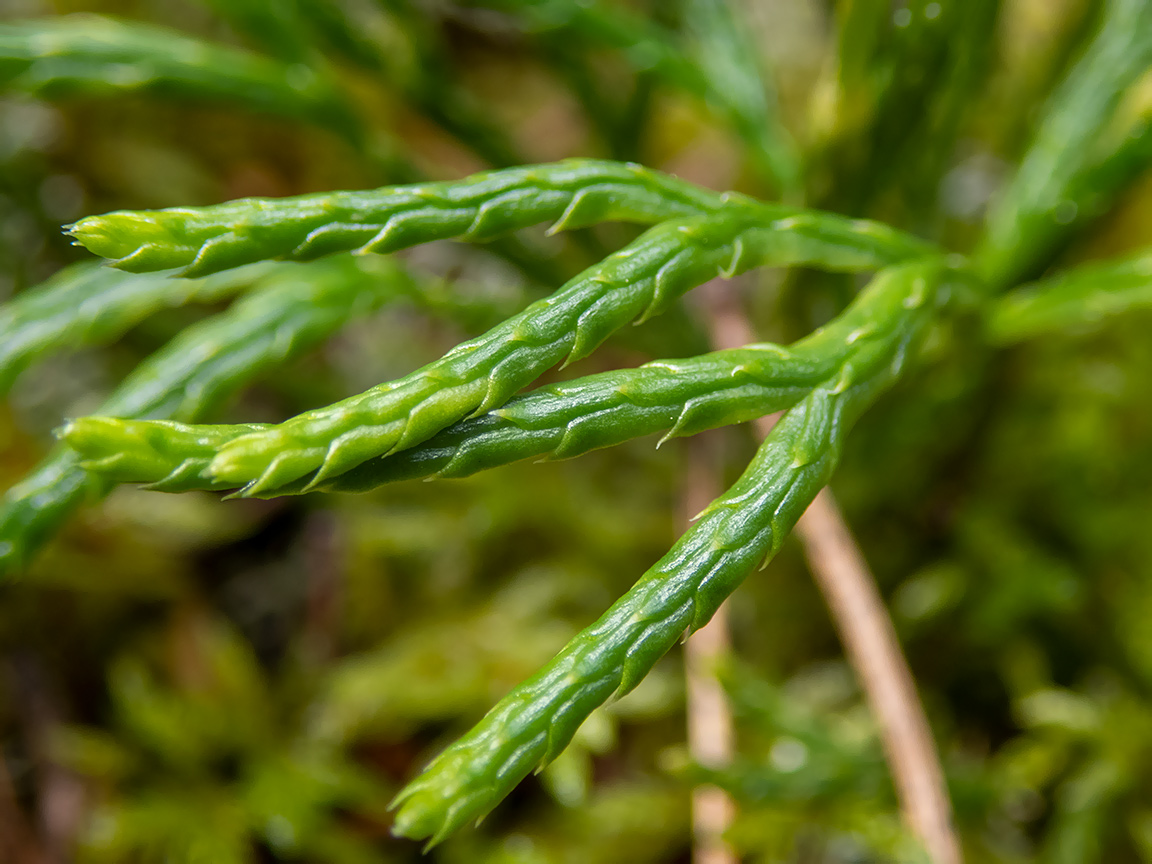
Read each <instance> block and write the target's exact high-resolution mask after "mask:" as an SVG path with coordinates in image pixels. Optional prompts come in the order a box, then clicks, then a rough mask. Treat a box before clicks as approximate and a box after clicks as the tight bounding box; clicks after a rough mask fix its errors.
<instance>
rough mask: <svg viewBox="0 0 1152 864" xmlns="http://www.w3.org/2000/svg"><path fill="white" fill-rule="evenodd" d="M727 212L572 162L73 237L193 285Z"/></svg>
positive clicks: (149, 216) (134, 217) (674, 187)
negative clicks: (271, 266)
mask: <svg viewBox="0 0 1152 864" xmlns="http://www.w3.org/2000/svg"><path fill="white" fill-rule="evenodd" d="M723 205H724V202H723V199H722V197H721V196H720V195H717V194H716V193H713V192H707V191H705V190H702V189H699V188H697V187H695V186H692V185H691V184H688V183H684V182H682V181H680V180H677V179H676V178H674V177H669V176H668V175H666V174H660V173H659V172H656V171H650V170H648V169H647V168H642V167H640V166H639V165H622V164H620V163H616V162H600V161H596V160H592V159H572V160H569V161H567V162H561V163H557V164H554V165H535V166H527V167H523V168H511V169H507V170H504V171H491V172H487V173H484V174H477V175H474V176H472V177H470V178H467V179H465V180H461V181H451V182H443V183H427V184H423V185H416V186H398V187H387V188H384V189H377V190H374V191H366V192H333V193H324V194H319V195H304V196H300V197H296V198H276V199H268V198H246V199H242V200H239V201H230V202H227V203H225V204H217V205H214V206H211V207H197V208H184V207H180V208H173V209H170V210H145V211H121V212H117V213H107V214H105V215H103V216H89V217H87V218H85V219H81V220H80V221H79V222H77V223H75V224H74V225H72V226H70V227H69V228H68V232H69V233H70V234H71V235H72V236H73V237H74V238H75V241H76V242H77V243H78V244H80V245H82V246H85V247H86V248H87V249H88V250H89V251H91V252H94V253H96V254H97V255H100V256H102V257H104V258H111V259H113V262H112V263H113V265H114V266H116V267H119V268H120V269H122V270H129V271H132V272H144V271H148V270H160V269H167V268H170V267H183V268H184V270H183V271H182V272H183V275H186V276H199V275H204V274H206V273H214V272H216V271H218V270H224V269H226V268H229V267H238V266H240V265H241V264H247V263H250V262H253V261H261V260H267V259H289V260H296V261H299V260H309V259H312V258H318V257H320V256H322V255H328V254H331V253H333V252H346V251H355V252H358V253H367V252H394V251H396V250H398V249H403V248H405V247H407V246H413V245H416V244H418V243H428V242H430V241H433V240H444V239H449V238H459V239H462V240H488V239H491V238H493V237H497V236H499V235H501V234H506V233H508V232H511V231H515V230H517V229H519V228H525V227H528V226H531V225H536V224H539V223H541V222H552V223H553V230H555V231H558V230H561V229H565V228H579V227H583V226H586V225H591V224H594V223H597V222H604V221H613V220H619V221H624V222H640V223H650V222H659V221H662V220H664V219H669V218H672V217H676V216H689V215H693V214H697V213H701V212H711V211H715V210H717V209H719V208H721V207H722V206H723Z"/></svg>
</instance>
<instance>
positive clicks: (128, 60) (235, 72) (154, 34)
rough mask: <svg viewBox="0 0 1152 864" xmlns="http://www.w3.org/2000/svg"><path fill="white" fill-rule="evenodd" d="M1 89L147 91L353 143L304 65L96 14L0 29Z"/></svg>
mask: <svg viewBox="0 0 1152 864" xmlns="http://www.w3.org/2000/svg"><path fill="white" fill-rule="evenodd" d="M0 89H8V90H17V91H20V92H24V93H29V94H32V95H34V96H42V97H44V98H46V99H69V98H79V97H93V96H112V95H123V94H131V93H146V94H148V95H152V96H157V97H159V98H163V99H169V98H174V97H175V98H181V99H197V100H205V101H224V102H233V103H236V104H239V105H242V106H243V107H245V108H248V109H250V110H254V111H259V112H262V113H269V114H277V115H280V116H283V117H289V118H294V119H299V120H305V121H308V122H311V123H317V124H320V125H323V126H328V127H331V128H333V129H334V130H335V131H338V132H340V133H341V134H343V135H345V136H347V137H350V138H353V139H356V138H357V137H358V135H359V130H358V125H357V122H356V120H355V119H354V118H353V116H352V115H351V113H350V111H349V109H348V107H347V106H346V105H345V103H344V102H343V100H342V99H341V98H340V97H339V95H338V94H337V93H336V91H335V90H333V89H332V87H331V86H330V85H329V84H328V83H327V82H325V81H323V80H321V79H320V78H319V77H318V76H317V75H316V74H315V73H314V72H313V71H312V70H311V69H309V68H308V67H307V66H304V65H302V64H283V63H279V62H277V61H274V60H270V59H268V58H266V57H261V56H259V55H257V54H252V53H250V52H247V51H241V50H239V49H237V48H231V47H227V46H224V45H213V44H211V43H207V42H202V41H199V40H197V39H193V38H190V37H188V36H185V35H183V34H181V33H177V32H176V31H173V30H166V29H164V28H162V27H155V26H152V25H147V24H136V23H129V22H125V21H119V20H116V19H113V18H105V17H102V16H99V15H87V14H77V15H67V16H63V17H60V18H48V19H40V20H37V21H29V22H22V23H16V24H4V25H0Z"/></svg>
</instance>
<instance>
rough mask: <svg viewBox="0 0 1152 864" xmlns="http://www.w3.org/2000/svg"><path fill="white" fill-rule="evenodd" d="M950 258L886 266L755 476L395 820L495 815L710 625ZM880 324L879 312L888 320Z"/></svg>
mask: <svg viewBox="0 0 1152 864" xmlns="http://www.w3.org/2000/svg"><path fill="white" fill-rule="evenodd" d="M942 270H943V268H942V265H941V263H940V261H939V260H936V261H926V262H918V263H913V264H908V265H904V266H901V267H894V268H891V269H889V270H885V271H883V272H882V273H881V274H880V275H879V276H878V277H877V278H876V280H875V282H874V284H873V288H872V289H871V290H873V291H874V292H875V293H876V294H877V295H882V296H883V297H884V298H885V299H884V307H885V309H884V311H885V313H886V315H885V317H884V318H883V319H881V320H882V321H883V325H882V326H880V327H878V329H877V330H875V331H873V332H870V333H864V334H861V335H860V337H859V338H858V339H857V340H855V342H854V343H853V345H854V348H855V350H854V351H853V353H852V356H851V357H850V358H849V359H847V360H846V361H845V362H844V363H843V364H842V365H841V366H840V367H839V369H837V371H836V372H835V373H834V374H833V376H832V377H830V378H829V379H828V380H826V381H825V382H823V383H822V384H821V385H820V386H819V387H817V388H815V389H814V390H813V391H812V392H811V394H809V395H808V396H807V397H806V398H805V399H804V400H803V401H802V402H801V403H800V404H799V405H797V406H796V407H795V408H793V409H792V410H791V411H789V412H788V414H787V415H785V417H784V418H783V419H782V420H781V421H780V423H778V424H777V426H776V428H775V429H774V430H773V431H772V434H771V435H769V437H768V438H767V439H766V440H765V442H764V444H763V445H761V447H760V450H759V452H758V453H757V454H756V458H755V459H754V460H753V461H752V464H751V465H749V467H748V469H747V470H746V471H745V472H744V474H743V476H741V478H740V479H739V480H738V481H737V482H736V484H735V485H734V486H733V487H732V488H731V489H729V490H728V492H726V493H725V494H724V495H722V496H721V497H720V498H718V499H717V500H716V501H714V502H713V503H712V504H710V505H709V506H708V507H707V508H706V509H705V510H704V512H703V513H701V514H700V516H699V517H698V519H697V520H696V521H695V524H694V525H693V526H692V527H691V528H690V529H688V531H687V533H685V534H684V536H683V537H681V538H680V540H679V541H678V542H677V543H676V545H675V546H673V547H672V549H671V550H670V551H669V552H668V554H667V555H665V556H664V557H663V558H662V559H661V560H660V561H659V562H657V563H656V564H655V565H654V566H653V567H652V569H650V570H649V571H648V572H647V573H646V574H645V575H644V576H643V577H641V579H640V581H639V582H638V583H637V584H636V585H635V587H633V588H632V589H631V590H630V591H629V592H628V593H627V594H626V595H625V596H624V597H622V598H621V599H620V600H619V601H617V602H616V603H615V604H614V605H613V606H612V608H611V609H609V610H608V611H607V612H606V613H605V614H604V615H603V617H601V618H600V620H599V621H597V622H596V623H595V624H593V625H592V626H590V627H588V628H587V629H586V630H584V631H582V632H581V633H580V634H579V635H578V636H576V638H575V639H573V640H572V641H571V642H570V643H569V644H568V645H567V646H566V647H565V648H564V649H563V650H562V651H561V652H560V653H559V654H558V655H557V656H556V657H555V658H554V659H553V660H552V661H551V662H550V663H549V664H548V665H547V666H546V667H545V668H544V669H542V670H541V671H540V672H539V673H537V674H536V675H535V676H533V677H532V678H531V679H529V680H528V681H526V682H525V683H524V684H521V685H520V686H519V687H517V688H515V689H514V690H513V691H512V692H511V693H509V694H508V695H507V696H506V697H505V698H504V699H502V700H501V701H500V702H499V703H498V704H497V705H496V707H494V708H493V709H492V710H491V711H490V712H489V713H488V714H487V715H486V716H485V717H484V719H483V720H481V721H480V723H479V724H478V725H477V726H476V727H475V728H474V729H473V730H472V731H471V732H469V733H468V734H467V735H465V736H464V737H463V738H461V739H460V740H459V741H457V742H456V743H454V744H452V745H451V746H449V747H448V749H447V750H445V751H444V752H443V753H441V754H440V755H439V756H437V757H436V758H435V759H434V760H433V761H432V763H431V764H430V765H429V766H428V768H427V769H426V770H425V772H424V774H422V775H421V776H420V777H418V778H417V779H416V780H414V781H413V782H412V783H411V784H409V785H408V786H407V787H406V788H405V789H403V790H402V791H401V792H400V794H399V795H397V797H396V799H395V801H394V804H395V805H399V806H400V810H399V812H398V813H397V815H396V822H395V827H394V830H395V831H396V832H397V833H398V834H401V835H404V836H407V837H412V838H422V837H428V838H431V839H430V842H431V843H433V844H434V843H437V842H439V841H441V840H443V839H444V838H445V837H446V836H448V835H449V834H451V833H452V832H453V831H455V830H456V829H458V828H459V827H461V826H462V825H464V824H465V823H466V822H468V821H470V820H472V819H476V818H478V817H481V816H483V815H484V814H485V813H487V812H488V811H489V810H491V809H492V807H494V806H495V805H496V804H497V803H498V802H499V801H500V799H501V798H503V797H504V796H505V795H507V794H508V792H509V791H510V790H511V789H512V787H513V786H515V785H516V783H518V782H519V781H520V780H521V779H523V778H524V777H525V776H526V775H527V774H528V773H529V772H530V771H532V770H533V769H538V768H539V767H540V766H542V765H544V764H547V763H548V762H549V761H551V760H552V759H554V758H555V757H556V756H557V755H558V754H559V753H560V752H561V751H562V750H563V749H564V747H565V746H567V744H568V742H569V741H570V740H571V738H572V736H573V735H574V734H575V732H576V729H577V728H578V727H579V726H580V724H581V723H582V722H583V721H584V719H585V718H587V716H588V715H589V714H590V713H591V712H592V710H593V709H595V708H596V707H597V706H599V705H601V704H603V703H604V702H605V701H606V700H608V699H609V698H610V697H612V696H614V695H621V694H623V693H627V692H628V691H629V690H631V689H632V688H633V687H635V686H636V685H637V684H638V683H639V682H640V680H641V679H642V678H643V677H644V676H645V675H646V674H647V673H648V671H649V670H650V669H651V668H652V666H653V665H654V664H655V663H656V661H657V660H658V659H659V658H660V657H661V656H663V654H664V653H665V652H666V651H668V649H669V648H671V647H672V645H674V644H675V643H676V641H677V640H679V639H680V638H681V637H682V635H683V634H684V632H685V631H688V630H695V629H697V628H699V627H701V626H703V625H704V624H705V623H707V621H708V620H709V619H710V618H711V616H712V614H713V613H714V612H715V611H716V609H717V608H718V607H719V606H720V604H721V603H722V602H723V600H724V598H725V597H727V596H728V595H729V594H730V593H731V592H732V591H733V590H735V588H736V586H737V585H739V583H740V582H741V581H743V579H744V577H745V576H746V575H747V574H748V572H749V571H750V570H751V569H752V568H753V566H754V565H755V564H756V563H757V562H759V561H761V560H762V559H764V558H765V556H768V557H771V556H772V555H773V554H774V553H775V552H776V551H777V550H778V549H779V548H780V545H781V544H782V543H783V541H784V538H785V537H786V536H787V535H788V532H789V531H790V530H791V528H792V526H793V525H795V523H796V520H797V519H799V518H800V515H801V514H802V513H803V512H804V510H805V508H806V507H807V506H808V504H809V503H810V502H811V500H812V499H813V498H814V497H815V496H816V493H817V492H819V491H820V489H821V487H823V486H824V484H825V483H826V482H827V481H828V478H829V476H830V475H831V473H832V470H833V468H834V467H835V464H836V461H837V459H838V457H839V453H840V448H841V445H842V443H843V440H844V436H845V435H846V433H847V431H848V428H849V427H850V425H851V424H852V422H853V421H854V420H855V418H856V417H857V415H858V414H859V413H860V412H861V411H862V410H863V409H864V408H866V407H867V405H868V404H870V403H871V401H872V400H873V399H874V398H875V397H876V395H877V394H878V393H879V392H880V391H881V390H883V389H884V388H885V387H886V386H888V385H889V384H890V383H891V382H892V381H893V380H894V379H895V378H896V377H898V376H899V375H900V374H901V372H902V371H903V369H904V366H905V364H906V361H907V359H908V357H909V356H910V353H911V352H910V348H911V346H912V344H913V343H914V342H915V341H916V340H917V339H918V338H919V337H921V336H922V335H923V333H924V332H925V330H926V329H927V326H928V325H929V324H930V323H931V322H932V321H933V320H934V319H935V317H936V314H937V313H938V311H939V308H940V304H941V303H942V302H943V301H944V300H945V299H946V298H947V296H948V291H947V290H940V289H941V286H942V285H943V284H946V283H945V281H943V280H942V277H943V272H942ZM877 323H879V322H877Z"/></svg>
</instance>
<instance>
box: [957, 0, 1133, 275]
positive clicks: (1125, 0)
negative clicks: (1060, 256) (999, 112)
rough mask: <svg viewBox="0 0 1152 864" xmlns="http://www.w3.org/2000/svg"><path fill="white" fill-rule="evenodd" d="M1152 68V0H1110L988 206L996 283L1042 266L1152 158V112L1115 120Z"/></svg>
mask: <svg viewBox="0 0 1152 864" xmlns="http://www.w3.org/2000/svg"><path fill="white" fill-rule="evenodd" d="M1150 69H1152V0H1109V2H1108V3H1107V5H1106V6H1105V11H1104V19H1103V23H1102V24H1101V27H1100V31H1099V32H1098V33H1097V35H1096V37H1095V39H1093V41H1092V43H1091V44H1090V45H1089V47H1088V49H1087V51H1086V52H1085V54H1084V56H1083V57H1082V58H1081V59H1080V60H1079V62H1077V63H1076V64H1075V65H1074V66H1073V67H1072V69H1071V70H1070V71H1069V72H1068V75H1067V76H1066V77H1065V79H1064V80H1063V82H1062V83H1061V84H1060V85H1059V87H1057V89H1056V91H1055V92H1054V93H1053V95H1052V97H1051V99H1050V100H1049V102H1048V105H1047V110H1046V112H1045V114H1044V119H1043V120H1042V121H1041V123H1040V127H1039V129H1038V130H1037V132H1036V136H1035V139H1034V141H1033V143H1032V145H1031V147H1030V148H1029V150H1028V152H1027V153H1026V154H1025V156H1024V160H1023V162H1021V164H1020V167H1019V169H1018V170H1017V172H1016V175H1015V177H1014V178H1013V179H1012V181H1011V183H1010V184H1009V185H1008V187H1007V188H1006V189H1005V190H1004V193H1003V194H1002V195H1001V196H1000V198H999V200H998V201H997V203H996V204H995V206H994V208H993V209H992V211H991V212H990V213H989V216H988V221H987V231H986V232H985V236H984V242H983V246H982V248H981V250H980V252H979V254H978V256H977V262H978V264H979V266H980V269H981V272H982V273H983V274H984V276H985V278H986V279H987V280H988V281H989V282H990V283H991V284H992V285H993V286H995V287H1000V288H1003V287H1006V286H1008V285H1011V284H1012V283H1013V282H1015V281H1017V280H1019V279H1021V278H1027V277H1028V276H1031V275H1034V274H1035V273H1036V272H1037V271H1038V270H1042V269H1043V268H1044V266H1046V265H1047V264H1048V262H1049V261H1050V260H1051V258H1052V256H1053V254H1054V253H1055V251H1056V250H1057V248H1058V246H1059V244H1060V241H1061V240H1062V239H1064V238H1065V237H1067V236H1068V235H1069V234H1070V232H1071V231H1072V230H1073V229H1074V228H1075V226H1076V225H1077V224H1080V223H1082V222H1083V221H1084V220H1085V219H1088V218H1092V217H1094V216H1098V215H1099V214H1100V213H1101V212H1103V211H1104V210H1105V209H1106V208H1107V207H1108V206H1109V205H1110V204H1111V202H1112V200H1113V198H1114V196H1115V195H1116V194H1117V193H1118V192H1119V191H1120V190H1122V189H1123V188H1124V187H1125V186H1126V185H1127V183H1128V182H1129V181H1130V180H1131V179H1132V177H1134V176H1136V174H1137V173H1139V172H1140V171H1142V170H1143V169H1144V168H1146V167H1147V166H1148V165H1149V164H1152V132H1150V131H1149V120H1150V119H1152V118H1149V117H1145V118H1142V119H1140V118H1137V119H1136V120H1135V121H1134V122H1133V123H1129V124H1127V126H1126V128H1120V129H1110V127H1111V126H1113V125H1114V124H1115V123H1116V118H1115V114H1116V109H1117V106H1118V105H1119V104H1120V103H1121V100H1122V99H1123V97H1124V95H1125V93H1126V92H1127V91H1128V90H1129V88H1130V87H1131V86H1132V85H1133V84H1134V83H1135V82H1136V81H1137V79H1139V78H1140V77H1141V76H1142V75H1144V74H1146V73H1147V72H1149V70H1150Z"/></svg>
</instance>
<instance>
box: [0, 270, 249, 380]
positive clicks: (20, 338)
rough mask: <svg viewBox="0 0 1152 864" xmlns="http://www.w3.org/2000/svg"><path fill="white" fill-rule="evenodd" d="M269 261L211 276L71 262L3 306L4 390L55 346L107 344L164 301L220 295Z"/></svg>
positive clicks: (0, 356)
mask: <svg viewBox="0 0 1152 864" xmlns="http://www.w3.org/2000/svg"><path fill="white" fill-rule="evenodd" d="M267 269H268V265H265V264H255V265H252V266H251V267H249V268H244V269H242V270H240V269H238V270H233V271H230V272H228V273H222V274H220V275H218V276H213V277H211V278H208V279H173V278H171V276H172V274H171V273H167V272H159V273H150V274H147V275H140V276H135V275H129V274H126V273H121V272H119V271H116V270H111V269H109V268H107V267H101V266H100V265H99V264H97V263H95V262H91V263H89V262H85V263H81V264H74V265H72V266H71V267H66V268H64V269H63V270H61V271H60V272H59V273H57V274H56V275H54V276H53V277H52V278H51V279H49V280H47V281H46V282H44V283H42V284H40V285H37V286H34V287H32V288H29V289H27V290H25V291H22V292H21V293H20V294H18V295H17V296H16V297H15V299H13V300H12V301H11V302H10V303H7V304H5V305H3V306H0V393H2V392H4V391H6V390H7V389H8V388H9V387H10V386H11V384H12V381H13V379H14V378H15V377H16V375H17V374H19V372H20V371H21V370H22V369H23V368H24V367H25V366H27V365H28V364H29V363H31V362H32V361H33V360H35V359H36V358H38V357H42V356H44V355H45V354H47V353H49V352H51V351H53V350H57V349H60V348H79V347H82V346H86V345H103V344H107V343H109V342H111V341H113V340H115V339H116V338H117V337H119V336H120V335H121V334H122V333H124V331H126V330H127V329H128V328H130V327H132V326H133V325H134V324H137V323H139V322H140V321H142V320H144V319H145V318H147V317H148V316H149V315H151V314H152V313H153V312H156V311H157V310H159V309H162V308H164V307H166V306H181V305H183V304H185V303H192V302H203V303H212V302H215V301H217V300H222V299H224V298H226V297H228V296H229V295H231V294H234V293H236V292H237V291H240V290H242V289H244V288H245V287H246V286H248V285H249V284H251V283H252V282H253V281H254V280H256V279H258V278H259V277H260V276H261V275H262V274H263V273H265V272H266V271H267Z"/></svg>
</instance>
